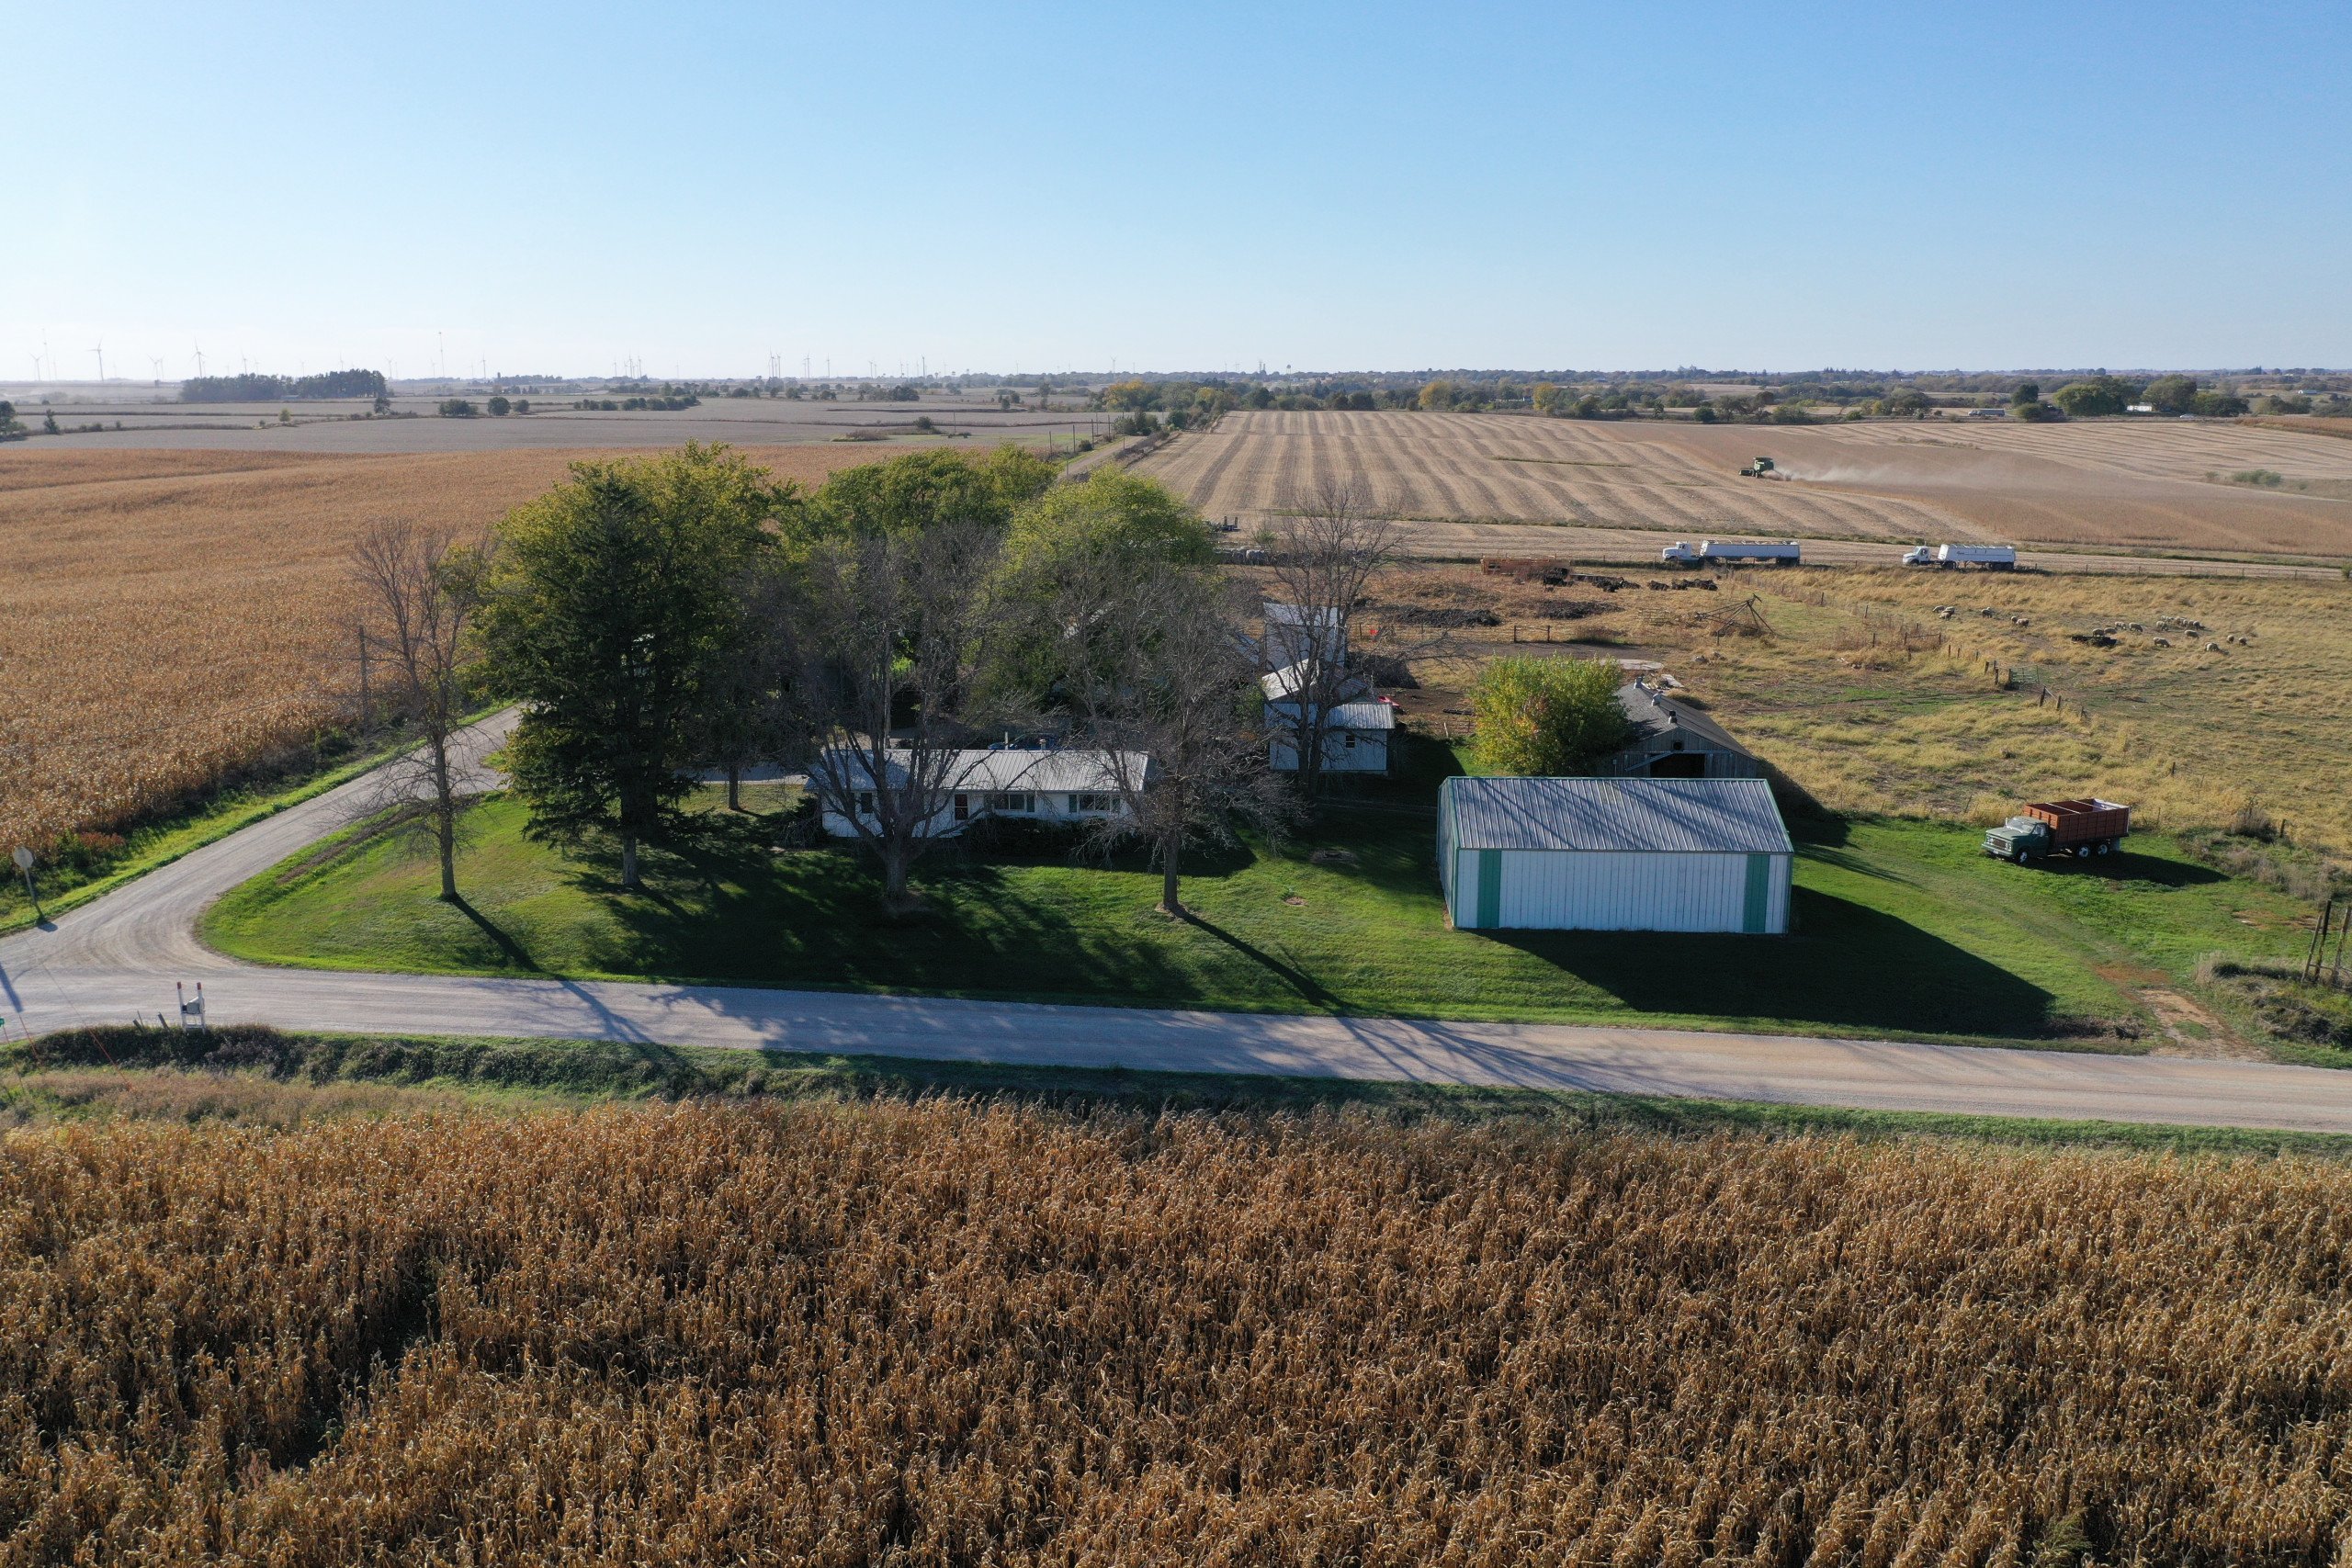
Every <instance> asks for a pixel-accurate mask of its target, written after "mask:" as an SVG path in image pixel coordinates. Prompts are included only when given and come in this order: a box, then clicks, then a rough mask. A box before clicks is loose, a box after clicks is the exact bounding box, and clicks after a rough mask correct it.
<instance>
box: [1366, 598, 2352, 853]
mask: <svg viewBox="0 0 2352 1568" xmlns="http://www.w3.org/2000/svg"><path fill="white" fill-rule="evenodd" d="M1635 581H1636V584H1637V585H1636V586H1634V587H1632V588H1628V589H1626V590H1624V591H1623V592H1617V593H1601V592H1595V591H1594V590H1592V589H1590V588H1589V587H1586V586H1582V585H1572V586H1569V587H1565V588H1557V589H1552V590H1544V589H1542V588H1540V587H1537V586H1535V585H1532V584H1516V583H1513V582H1511V581H1510V580H1509V579H1507V578H1502V577H1498V576H1489V575H1486V574H1482V573H1481V572H1480V571H1478V570H1477V569H1476V568H1473V567H1440V566H1421V567H1416V568H1412V569H1409V570H1406V571H1403V572H1400V573H1398V574H1397V575H1396V577H1395V579H1394V581H1392V582H1391V584H1390V585H1389V586H1388V587H1387V588H1386V589H1385V590H1384V592H1383V593H1382V595H1381V596H1380V597H1381V599H1382V604H1381V606H1380V607H1376V608H1375V609H1374V611H1373V612H1371V614H1372V615H1375V616H1385V617H1388V618H1397V610H1398V609H1399V608H1400V607H1408V606H1419V608H1418V609H1411V608H1407V609H1406V614H1405V616H1404V617H1403V618H1402V619H1400V620H1399V626H1398V630H1399V632H1400V633H1401V634H1403V635H1406V636H1408V637H1409V636H1412V635H1415V632H1416V628H1415V626H1413V625H1412V624H1411V622H1412V620H1413V619H1414V618H1416V617H1427V616H1428V615H1430V614H1432V613H1439V612H1443V611H1452V612H1453V613H1455V614H1456V615H1460V614H1461V613H1463V612H1469V613H1473V614H1484V615H1492V616H1494V617H1495V619H1496V620H1497V622H1498V625H1496V626H1490V627H1486V628H1475V627H1474V628H1469V629H1463V630H1455V631H1452V632H1449V633H1448V634H1447V636H1448V637H1449V645H1448V646H1446V647H1444V648H1442V649H1437V650H1435V651H1434V653H1433V655H1432V656H1430V657H1427V658H1423V659H1421V660H1418V661H1416V664H1415V673H1416V674H1417V676H1418V677H1419V680H1420V681H1421V682H1422V688H1421V689H1420V690H1419V691H1407V692H1404V693H1401V694H1399V697H1400V701H1401V702H1402V703H1403V704H1404V705H1405V707H1406V708H1407V711H1408V713H1413V714H1415V715H1417V716H1419V717H1420V718H1421V719H1422V720H1423V722H1425V723H1427V724H1429V725H1430V726H1431V727H1432V728H1437V729H1438V730H1440V731H1441V732H1442V731H1443V730H1444V729H1445V728H1447V726H1448V725H1449V724H1451V725H1453V726H1454V727H1456V728H1459V727H1462V726H1465V725H1466V724H1467V722H1468V719H1467V704H1466V702H1465V701H1464V699H1463V697H1462V693H1463V691H1464V688H1465V687H1466V685H1467V683H1468V682H1469V680H1470V679H1471V678H1472V676H1473V674H1474V673H1475V671H1476V666H1477V663H1478V662H1479V661H1480V660H1483V659H1485V658H1487V657H1491V656H1492V655H1493V654H1495V653H1497V652H1510V651H1520V652H1526V651H1531V649H1529V648H1528V647H1527V646H1526V644H1525V643H1521V645H1519V646H1518V647H1517V648H1516V649H1514V647H1513V646H1512V644H1511V641H1510V639H1511V638H1512V637H1521V638H1525V639H1527V640H1528V641H1529V642H1533V643H1534V644H1535V647H1534V649H1532V650H1533V651H1543V650H1544V649H1545V648H1547V647H1548V648H1550V649H1551V650H1553V651H1555V652H1557V653H1561V654H1571V653H1576V654H1583V655H1587V656H1592V655H1605V656H1615V657H1626V658H1645V659H1652V660H1657V661H1659V662H1660V663H1662V664H1663V665H1664V666H1665V669H1666V671H1667V673H1668V674H1670V675H1672V676H1674V677H1675V678H1676V679H1678V680H1679V681H1681V682H1684V685H1685V688H1686V690H1685V693H1684V694H1685V695H1687V696H1689V697H1691V698H1695V699H1696V700H1698V701H1699V702H1701V703H1702V704H1703V705H1706V706H1707V707H1708V708H1709V709H1710V710H1711V711H1712V712H1713V716H1714V717H1715V718H1717V719H1718V720H1720V721H1721V722H1723V723H1724V724H1725V725H1726V726H1728V727H1729V728H1730V729H1731V730H1732V732H1733V733H1734V734H1735V735H1736V736H1737V737H1738V738H1739V739H1741V741H1742V742H1743V743H1745V744H1747V746H1749V747H1750V748H1752V749H1753V750H1755V751H1756V752H1757V754H1758V755H1759V756H1761V757H1763V758H1765V759H1766V760H1767V761H1770V762H1772V763H1773V764H1775V765H1776V766H1777V767H1779V768H1780V769H1781V771H1782V772H1783V773H1787V774H1788V775H1789V776H1790V777H1791V778H1792V779H1793V780H1795V781H1796V782H1797V783H1798V784H1802V785H1804V787H1805V789H1806V790H1807V791H1808V792H1809V793H1811V794H1812V795H1814V796H1815V798H1816V799H1818V800H1820V801H1821V803H1822V804H1823V805H1825V806H1827V807H1830V808H1831V809H1833V810H1837V811H1841V812H1854V813H1861V814H1871V813H1879V812H1892V813H1897V814H1907V815H1918V816H1927V817H1943V818H1967V819H1972V820H1976V821H1979V822H1984V821H1988V820H1991V821H1997V820H1999V819H2000V818H2002V817H2004V816H2007V814H2008V812H2009V811H2011V810H2013V809H2014V808H2015V805H2016V803H2017V802H2018V801H2020V800H2046V799H2052V798H2063V797H2065V796H2070V795H2090V794H2098V795H2107V796H2108V797H2109V798H2111V799H2121V800H2128V801H2130V802H2131V805H2132V806H2133V807H2134V808H2135V809H2136V810H2137V812H2138V813H2139V820H2140V821H2141V822H2142V823H2143V824H2144V825H2145V826H2148V827H2151V828H2163V829H2186V828H2216V827H2226V826H2228V825H2229V824H2230V823H2232V822H2233V820H2234V819H2236V818H2239V816H2240V814H2241V813H2243V812H2245V811H2246V810H2248V809H2249V808H2252V809H2256V810H2259V811H2261V812H2263V813H2265V814H2267V816H2269V817H2271V818H2275V819H2278V820H2282V821H2285V822H2287V823H2288V824H2290V827H2291V828H2292V829H2294V835H2295V838H2296V840H2297V841H2298V842H2300V843H2303V844H2306V845H2308V846H2311V847H2313V848H2318V849H2322V850H2325V851H2328V852H2332V853H2333V854H2335V855H2336V856H2337V857H2339V858H2344V859H2352V796H2347V795H2346V792H2345V790H2344V788H2343V780H2344V779H2345V778H2346V776H2347V775H2352V682H2346V678H2345V671H2346V670H2352V583H2346V582H2341V581H2268V580H2262V579H2254V580H2246V581H2240V580H2237V579H2218V578H2112V577H2065V576H2042V575H2040V574H2034V573H2018V574H2016V575H2009V574H2005V573H1968V572H1919V571H1906V570H1903V569H1900V568H1891V569H1883V570H1834V571H1832V570H1809V571H1804V572H1796V573H1791V572H1773V571H1751V572H1735V573H1730V574H1727V575H1726V576H1724V578H1723V579H1722V580H1721V583H1722V586H1721V588H1720V589H1719V590H1718V591H1717V592H1689V591H1685V592H1655V591H1652V590H1649V589H1647V588H1645V587H1641V586H1638V584H1639V583H1640V582H1642V581H1648V578H1647V577H1646V576H1641V577H1637V578H1636V579H1635ZM1658 581H1688V579H1687V578H1679V577H1666V578H1661V579H1658ZM1751 594H1753V595H1755V597H1756V600H1757V604H1758V608H1759V609H1760V611H1761V612H1762V615H1763V616H1764V620H1765V623H1766V624H1767V625H1768V626H1770V636H1739V635H1726V636H1721V637H1718V636H1716V635H1714V630H1713V624H1714V623H1715V622H1716V621H1717V620H1719V619H1721V618H1723V617H1724V616H1725V615H1726V614H1727V613H1730V612H1732V611H1733V610H1734V608H1735V606H1736V605H1738V604H1741V603H1742V602H1743V601H1745V600H1746V599H1747V597H1748V596H1749V595H1751ZM1945 606H1949V607H1951V610H1952V612H1953V613H1952V615H1951V616H1949V617H1945V616H1942V615H1939V614H1938V613H1937V612H1938V610H1939V608H1941V607H1945ZM1571 610H1574V611H1580V612H1584V613H1579V614H1576V615H1573V617H1571V616H1570V615H1567V614H1566V612H1567V611H1571ZM2184 621H2190V622H2199V623H2201V624H2202V626H2203V629H2202V630H2198V629H2194V628H2191V627H2188V626H2183V625H2182V624H2181V623H2183V622H2184ZM2020 622H2022V623H2023V624H2019V623H2020ZM2099 628H2113V629H2112V631H2111V632H2110V633H2109V635H2110V636H2112V637H2113V638H2114V646H2113V647H2109V648H2101V647H2098V646H2095V645H2093V644H2091V643H2087V642H2083V641H2078V640H2076V638H2077V637H2088V636H2090V635H2091V634H2092V633H2093V632H2094V631H2095V630H2097V629H2099ZM1544 637H1552V638H1554V639H1555V640H1554V641H1553V642H1552V643H1550V644H1548V645H1547V644H1545V643H1544V642H1543V641H1541V640H1540V639H1542V638H1544ZM1906 637H1907V639H1908V641H1909V644H1910V646H1909V647H1908V648H1907V649H1906V647H1905V639H1906ZM1570 638H1584V639H1588V640H1587V641H1585V642H1584V643H1582V644H1581V645H1578V644H1572V643H1570V642H1569V641H1568V640H1567V639H1570ZM1594 639H1598V640H1594ZM2209 644H2211V645H2216V646H2214V647H2212V648H2210V649H2209V647H2208V645H2209ZM1988 661H1990V663H1991V664H1992V665H1993V666H1994V667H1995V668H1992V669H1988V668H1987V662H1988ZM2002 681H2007V682H2008V683H2007V685H2006V686H2004V685H2002V684H2000V682H2002ZM2045 690H2046V691H2047V692H2049V693H2050V694H2051V700H2044V698H2043V696H2042V694H2043V692H2044V691H2045Z"/></svg>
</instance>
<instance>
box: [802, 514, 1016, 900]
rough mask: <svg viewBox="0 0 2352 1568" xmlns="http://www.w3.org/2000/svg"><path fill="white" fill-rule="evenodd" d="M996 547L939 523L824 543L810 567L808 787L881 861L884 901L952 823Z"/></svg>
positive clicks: (897, 893)
mask: <svg viewBox="0 0 2352 1568" xmlns="http://www.w3.org/2000/svg"><path fill="white" fill-rule="evenodd" d="M1000 548H1001V538H1000V536H999V535H998V534H997V533H996V532H995V531H994V530H993V529H991V528H989V527H988V526H987V525H984V524H975V523H965V524H960V525H943V526H940V527H936V528H932V529H929V530H927V531H923V532H920V533H888V534H870V535H867V536H864V537H861V538H853V539H843V540H838V541H834V542H833V543H831V544H830V545H829V546H827V547H825V548H823V549H821V550H820V552H819V553H818V556H817V558H816V560H815V562H814V564H813V567H812V571H811V592H810V595H809V603H810V620H809V627H808V633H807V636H806V639H805V645H804V646H805V648H806V649H807V654H808V662H807V667H806V669H805V670H804V671H803V672H802V674H801V675H800V677H799V681H800V688H801V690H802V692H803V693H804V694H805V701H806V702H807V704H808V711H809V719H810V728H812V729H813V730H814V732H815V739H816V750H815V754H814V756H813V758H812V760H811V761H810V762H809V789H810V791H811V792H812V793H814V794H815V795H816V796H817V799H818V803H819V805H820V807H822V808H823V809H824V810H826V811H828V812H830V813H831V814H833V815H834V816H835V817H837V818H840V819H841V820H842V821H844V822H846V823H848V824H850V826H851V829H852V831H853V832H854V835H855V836H856V838H857V840H858V841H859V843H860V844H861V845H862V846H864V848H865V850H866V851H867V852H870V853H871V854H872V855H873V856H874V857H875V859H876V861H877V862H878V863H879V864H880V865H881V868H882V896H883V900H884V902H885V903H886V904H887V905H888V907H889V908H892V909H894V910H903V909H905V908H909V907H910V906H911V905H912V903H913V902H914V899H913V896H912V894H911V893H910V890H909V887H908V880H909V877H910V874H912V872H913V870H914V866H915V863H917V862H918V861H919V860H921V859H922V856H923V855H924V854H925V853H926V852H928V851H929V850H930V849H931V848H932V846H933V843H934V842H935V841H936V840H938V839H939V838H941V837H943V836H944V834H945V833H946V832H947V831H949V830H950V828H949V824H948V822H947V820H946V818H945V807H946V805H947V801H948V798H949V796H950V795H952V794H953V793H954V791H955V789H956V785H957V784H959V783H960V782H961V780H960V777H959V775H958V770H959V767H960V763H959V761H958V757H957V752H958V751H959V750H962V749H963V747H964V744H965V739H964V738H965V735H966V734H967V727H966V724H965V722H964V720H965V719H966V717H967V716H968V713H967V697H968V696H969V694H970V693H971V691H972V688H973V685H974V677H975V672H976V671H977V670H978V668H979V666H980V664H981V663H982V661H984V660H985V659H986V658H987V653H986V645H987V637H988V633H989V629H990V621H989V615H988V609H987V606H988V604H989V591H988V585H989V581H990V579H991V577H992V575H993V572H994V568H995V562H996V557H997V553H998V551H999V549H1000Z"/></svg>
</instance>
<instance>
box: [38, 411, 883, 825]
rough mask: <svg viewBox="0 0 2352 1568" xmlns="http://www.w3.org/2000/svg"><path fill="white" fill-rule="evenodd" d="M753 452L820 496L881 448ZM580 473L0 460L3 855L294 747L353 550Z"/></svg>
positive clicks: (482, 512) (329, 666) (448, 466)
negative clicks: (371, 538) (368, 534)
mask: <svg viewBox="0 0 2352 1568" xmlns="http://www.w3.org/2000/svg"><path fill="white" fill-rule="evenodd" d="M888 450H889V449H888V448H887V447H884V448H878V449H877V448H876V447H875V446H849V445H843V446H835V445H830V444H829V445H824V446H788V447H781V448H765V449H752V455H753V456H754V457H756V458H757V459H758V460H759V461H761V462H763V463H764V464H766V465H767V466H768V467H769V468H771V469H772V470H773V471H775V472H776V473H778V474H779V475H784V476H788V477H793V478H798V479H804V480H809V481H814V480H817V479H821V478H822V477H823V476H824V475H825V474H826V473H828V472H830V471H831V470H832V469H834V468H843V467H846V466H848V465H850V464H854V463H861V462H871V461H873V460H874V459H875V457H876V456H877V455H880V454H882V453H887V452H888ZM590 455H593V454H585V453H582V452H577V451H544V452H543V451H530V452H502V453H479V454H457V455H445V456H435V457H311V456H301V455H296V454H288V453H249V454H240V453H231V452H186V451H180V452H169V451H130V452H100V451H96V450H93V449H89V448H70V447H62V446H53V447H51V448H50V449H47V450H40V449H28V448H24V447H18V448H15V449H12V450H7V451H5V452H0V530H5V533H6V538H7V541H8V549H7V552H6V557H5V558H0V849H6V848H7V847H10V846H13V845H15V844H17V843H23V842H34V843H42V844H46V843H48V842H49V841H50V840H52V839H54V838H55V836H56V835H57V834H58V833H60V832H62V831H64V830H65V829H78V828H84V827H93V826H100V825H104V824H107V823H109V822H113V821H117V820H119V819H121V818H125V817H127V816H130V815H131V814H133V813H137V812H140V811H143V810H147V809H151V808H153V807H155V806H156V805H158V804H159V803H162V802H165V801H168V800H170V799H172V798H173V797H175V795H178V794H180V793H181V792H184V791H187V790H188V789H191V788H194V787H197V786H199V785H201V784H205V783H207V782H209V781H210V780H211V779H213V778H215V777H216V776H218V775H219V774H220V773H222V772H223V771H226V770H232V769H234V768H237V767H238V766H240V765H243V764H246V763H250V762H253V761H258V760H260V759H263V758H266V757H267V756H269V755H271V754H273V753H276V752H278V751H282V750H285V749H286V748H288V747H289V746H299V745H300V744H302V743H303V741H304V740H305V739H306V738H307V737H308V736H309V735H310V734H311V729H312V727H313V726H315V725H317V724H318V723H320V722H321V721H322V719H324V718H325V717H326V716H328V715H330V714H331V713H333V712H334V710H335V708H336V706H337V705H338V703H339V701H340V699H341V697H342V695H343V694H345V693H346V692H347V691H348V690H350V688H351V687H352V686H353V684H354V683H355V682H356V668H355V666H354V663H353V661H352V660H350V659H349V658H348V657H347V655H348V654H349V653H350V651H351V650H350V649H349V646H348V640H349V639H348V638H347V637H346V636H345V633H344V632H343V631H342V629H341V627H340V626H339V625H338V618H339V615H340V613H341V609H342V605H343V603H344V600H343V592H344V584H343V572H344V566H345V557H346V552H347V551H348V549H349V547H350V545H351V541H352V540H353V539H354V538H355V537H356V536H357V535H358V533H359V532H360V531H361V530H362V529H364V528H365V527H367V526H368V525H369V524H370V523H372V522H373V521H375V520H376V519H378V518H385V517H396V516H404V517H410V518H413V519H416V520H417V521H420V522H423V523H427V524H447V525H455V526H458V527H460V528H465V529H469V530H470V529H474V528H479V527H482V526H485V525H488V524H489V523H491V522H492V520H494V519H495V518H497V517H498V516H499V515H500V514H501V513H503V512H504V511H505V510H506V509H507V508H508V507H510V506H512V505H514V504H515V502H519V501H522V500H524V499H526V497H528V496H530V495H533V494H535V493H537V491H541V490H544V489H545V488H546V487H547V486H548V485H549V484H551V483H554V482H555V481H556V480H558V479H561V478H562V477H563V470H564V465H565V464H566V463H567V462H569V461H571V460H572V459H574V458H576V457H582V456H590Z"/></svg>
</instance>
